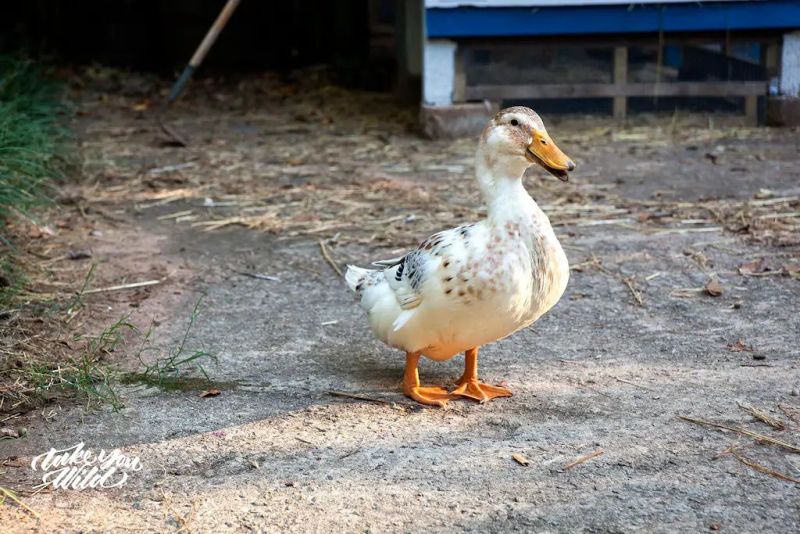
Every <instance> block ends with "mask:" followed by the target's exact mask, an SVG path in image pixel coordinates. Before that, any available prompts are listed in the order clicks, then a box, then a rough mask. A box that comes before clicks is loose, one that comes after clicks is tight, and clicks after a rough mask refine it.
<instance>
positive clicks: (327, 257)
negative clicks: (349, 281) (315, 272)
mask: <svg viewBox="0 0 800 534" xmlns="http://www.w3.org/2000/svg"><path fill="white" fill-rule="evenodd" d="M319 248H320V250H321V251H322V257H323V258H325V261H327V262H328V264H329V265H330V266H331V267H333V270H334V271H336V274H338V275H339V276H341V277H344V273H343V272H342V270H341V269H340V268H339V266H338V265H336V262H334V261H333V258H331V255H330V254H329V253H328V247H326V246H325V241H323V240H322V239H320V240H319Z"/></svg>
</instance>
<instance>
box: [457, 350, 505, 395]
mask: <svg viewBox="0 0 800 534" xmlns="http://www.w3.org/2000/svg"><path fill="white" fill-rule="evenodd" d="M464 360H465V366H464V374H463V375H461V378H460V379H459V380H458V382H456V383H457V384H458V387H457V388H456V389H455V390H454V391H453V392H452V393H451V395H458V396H460V397H469V398H470V399H475V400H476V401H479V402H482V403H483V402H487V401H490V400H492V399H493V398H495V397H510V396H511V392H510V391H509V390H507V389H506V388H501V387H499V386H490V385H489V384H483V383H481V382H478V348H477V347H475V348H474V349H469V350H468V351H467V352H465V353H464Z"/></svg>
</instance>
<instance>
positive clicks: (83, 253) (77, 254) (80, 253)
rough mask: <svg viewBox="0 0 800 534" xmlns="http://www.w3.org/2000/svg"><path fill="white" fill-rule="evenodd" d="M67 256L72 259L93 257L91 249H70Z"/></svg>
mask: <svg viewBox="0 0 800 534" xmlns="http://www.w3.org/2000/svg"><path fill="white" fill-rule="evenodd" d="M67 257H68V258H69V259H71V260H85V259H87V258H91V257H92V251H91V250H70V251H69V252H68V253H67Z"/></svg>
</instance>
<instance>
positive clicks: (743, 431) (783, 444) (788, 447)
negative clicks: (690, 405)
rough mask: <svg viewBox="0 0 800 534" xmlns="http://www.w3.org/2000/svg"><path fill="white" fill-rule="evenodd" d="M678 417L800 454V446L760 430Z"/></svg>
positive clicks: (682, 416) (683, 416)
mask: <svg viewBox="0 0 800 534" xmlns="http://www.w3.org/2000/svg"><path fill="white" fill-rule="evenodd" d="M678 419H683V420H684V421H688V422H690V423H694V424H696V425H704V426H710V427H713V428H719V429H722V430H729V431H731V432H737V433H739V434H742V435H744V436H748V437H751V438H753V439H755V440H756V441H766V442H767V443H772V444H773V445H777V446H779V447H783V448H784V449H786V450H789V451H792V452H796V453H799V454H800V447H798V446H796V445H792V444H791V443H786V442H785V441H781V440H779V439H775V438H771V437H769V436H766V435H764V434H759V433H758V432H753V431H752V430H747V429H746V428H739V427H733V426H728V425H723V424H721V423H714V422H712V421H705V420H703V419H695V418H694V417H687V416H685V415H679V416H678Z"/></svg>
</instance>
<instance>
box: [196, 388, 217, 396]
mask: <svg viewBox="0 0 800 534" xmlns="http://www.w3.org/2000/svg"><path fill="white" fill-rule="evenodd" d="M219 394H220V390H218V389H206V390H204V391H201V392H200V396H201V397H216V396H217V395H219Z"/></svg>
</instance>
